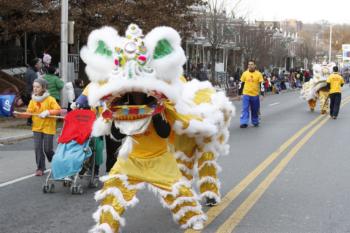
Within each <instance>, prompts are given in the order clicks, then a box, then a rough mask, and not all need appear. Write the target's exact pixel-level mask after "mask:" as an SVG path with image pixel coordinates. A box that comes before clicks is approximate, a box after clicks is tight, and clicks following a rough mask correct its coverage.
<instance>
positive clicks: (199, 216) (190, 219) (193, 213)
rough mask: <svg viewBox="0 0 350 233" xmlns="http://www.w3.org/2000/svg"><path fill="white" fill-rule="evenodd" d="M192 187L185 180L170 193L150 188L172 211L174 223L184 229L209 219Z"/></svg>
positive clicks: (153, 187) (150, 186)
mask: <svg viewBox="0 0 350 233" xmlns="http://www.w3.org/2000/svg"><path fill="white" fill-rule="evenodd" d="M190 187H191V186H190V183H189V182H188V181H185V180H181V181H179V182H177V183H176V184H174V185H173V188H172V190H171V191H170V192H169V191H165V190H162V189H159V188H157V187H155V186H153V185H149V188H150V189H151V190H152V191H153V192H154V193H155V194H157V195H158V196H159V197H160V201H161V203H162V205H163V207H164V208H168V209H170V210H171V212H172V214H173V219H174V221H175V222H177V223H178V224H180V226H181V228H182V229H186V228H189V227H191V226H193V224H195V223H196V222H198V221H201V222H204V221H206V219H207V217H206V215H205V214H204V213H203V211H202V207H201V205H200V204H199V202H198V200H199V199H198V196H197V195H196V193H195V192H194V191H193V190H191V188H190Z"/></svg>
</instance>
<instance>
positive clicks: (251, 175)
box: [184, 96, 350, 233]
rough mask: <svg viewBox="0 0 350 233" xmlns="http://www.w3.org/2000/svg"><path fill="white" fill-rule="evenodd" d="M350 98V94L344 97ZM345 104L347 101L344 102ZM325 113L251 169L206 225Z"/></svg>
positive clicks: (210, 214) (188, 232)
mask: <svg viewBox="0 0 350 233" xmlns="http://www.w3.org/2000/svg"><path fill="white" fill-rule="evenodd" d="M348 100H350V96H348V97H347V98H345V99H344V102H345V101H348ZM344 104H345V103H344ZM322 117H324V115H320V116H318V117H317V118H316V119H314V120H313V121H311V122H310V123H309V124H307V125H306V126H304V127H303V128H301V129H300V130H299V131H298V132H297V133H295V134H294V135H293V136H292V137H291V138H289V139H288V140H287V141H286V142H284V143H283V144H282V145H281V146H280V147H279V148H278V149H277V150H276V151H274V152H272V153H271V154H270V155H269V156H268V157H267V158H266V159H265V160H264V161H263V162H262V163H260V164H259V165H258V166H257V167H256V168H255V169H254V170H253V171H251V172H250V173H249V174H248V175H247V176H246V177H245V178H244V179H243V180H242V181H241V182H240V183H239V184H238V185H236V186H235V187H234V188H233V189H232V190H231V191H229V192H228V193H227V194H226V195H225V196H224V197H223V198H222V199H221V202H220V204H219V205H217V206H215V207H211V208H210V209H209V210H208V211H207V212H206V214H207V216H208V220H207V221H206V222H205V225H204V226H205V227H206V226H208V225H209V224H210V223H211V222H212V221H214V219H215V218H216V217H217V216H218V215H219V214H221V212H223V211H224V210H225V209H226V208H227V207H228V206H229V205H230V204H231V202H232V201H234V200H235V199H236V198H237V197H238V195H239V194H240V193H241V192H242V191H243V190H244V189H246V188H247V186H248V185H249V184H250V183H252V182H253V181H254V180H255V179H256V178H257V177H258V176H259V175H260V173H262V172H263V171H264V170H265V169H266V168H267V167H268V166H269V165H270V164H271V163H272V162H273V161H275V160H276V159H277V158H278V156H279V155H280V154H281V153H283V152H284V151H285V150H286V149H287V148H288V147H289V146H290V145H291V144H292V143H293V142H294V141H295V140H297V139H298V138H299V137H300V136H301V135H302V134H303V133H304V132H305V131H307V130H308V129H309V128H311V127H312V126H313V125H315V124H316V123H317V122H318V121H319V120H320V119H322ZM199 232H201V231H195V230H193V229H187V230H186V231H185V232H184V233H199Z"/></svg>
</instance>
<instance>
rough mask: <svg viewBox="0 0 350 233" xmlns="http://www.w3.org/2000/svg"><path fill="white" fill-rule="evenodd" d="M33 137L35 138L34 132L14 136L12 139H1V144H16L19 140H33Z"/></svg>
mask: <svg viewBox="0 0 350 233" xmlns="http://www.w3.org/2000/svg"><path fill="white" fill-rule="evenodd" d="M32 137H33V132H31V133H28V134H22V135H17V136H12V137H4V138H0V143H1V144H9V143H12V142H16V141H19V140H24V139H28V138H32Z"/></svg>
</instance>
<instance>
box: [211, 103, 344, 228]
mask: <svg viewBox="0 0 350 233" xmlns="http://www.w3.org/2000/svg"><path fill="white" fill-rule="evenodd" d="M349 102H350V101H349V98H346V99H345V100H344V102H343V104H342V105H341V107H343V106H344V105H345V104H347V103H349ZM329 119H330V118H329V117H327V118H325V119H323V120H322V121H321V122H320V123H319V124H317V125H316V126H315V127H314V128H313V129H312V130H311V131H309V132H308V133H307V134H306V135H305V137H303V138H302V139H301V140H300V141H299V142H298V143H297V144H296V145H295V146H294V147H293V148H292V149H291V150H290V152H289V153H288V154H287V156H286V157H285V158H283V159H282V160H281V162H280V163H279V164H278V165H277V166H276V167H275V168H274V169H273V171H272V172H270V173H269V175H268V176H267V177H266V178H265V179H264V180H263V181H262V182H261V183H260V184H259V186H258V187H257V188H256V189H255V190H254V191H253V192H252V193H251V194H250V195H249V196H248V197H247V199H246V200H245V201H244V202H243V203H242V204H241V205H240V206H239V207H238V208H237V209H236V211H235V212H233V214H232V215H231V216H230V217H229V218H228V219H227V220H226V221H225V222H224V223H223V224H222V225H221V226H220V227H219V228H218V230H217V231H216V233H231V232H232V231H233V230H234V229H235V228H236V226H237V225H238V224H239V223H240V221H241V220H242V219H243V218H244V217H245V215H246V214H247V213H248V212H249V210H250V209H251V208H252V207H253V206H254V204H255V203H256V202H257V201H258V200H259V199H260V197H261V196H262V195H263V194H264V192H265V191H266V190H267V188H268V187H269V186H270V185H271V183H272V182H273V181H274V180H275V179H276V178H277V176H278V175H279V174H280V173H281V172H282V171H283V169H284V168H285V167H286V166H287V164H288V163H289V162H290V160H291V159H292V158H293V157H294V156H295V155H296V154H297V152H298V151H299V150H300V149H301V147H302V146H303V145H304V144H305V143H306V142H307V141H308V140H309V139H310V138H311V137H312V136H313V135H314V134H315V133H316V132H317V131H318V130H319V129H320V128H321V127H322V126H323V125H324V124H325V123H326V122H327V121H328V120H329Z"/></svg>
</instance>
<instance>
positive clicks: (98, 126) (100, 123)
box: [91, 117, 112, 137]
mask: <svg viewBox="0 0 350 233" xmlns="http://www.w3.org/2000/svg"><path fill="white" fill-rule="evenodd" d="M111 127H112V122H106V121H105V120H104V119H103V118H102V117H99V118H97V120H95V122H94V125H93V127H92V133H91V135H92V136H94V137H99V136H103V135H109V134H110V133H111Z"/></svg>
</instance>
